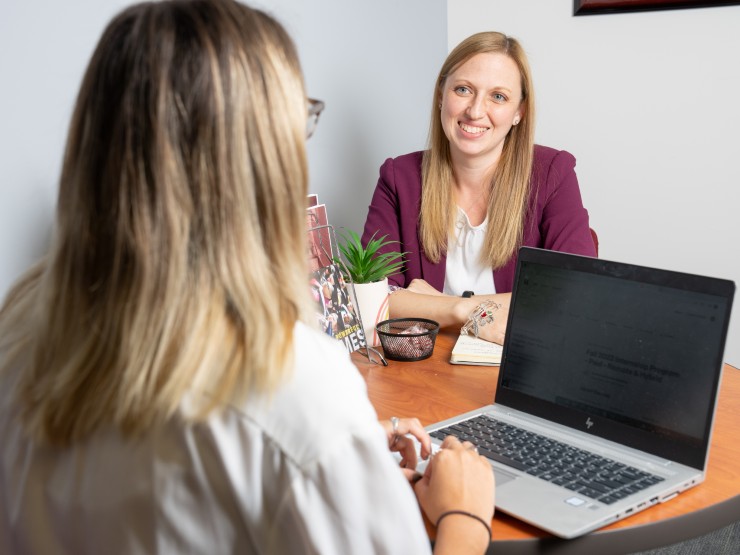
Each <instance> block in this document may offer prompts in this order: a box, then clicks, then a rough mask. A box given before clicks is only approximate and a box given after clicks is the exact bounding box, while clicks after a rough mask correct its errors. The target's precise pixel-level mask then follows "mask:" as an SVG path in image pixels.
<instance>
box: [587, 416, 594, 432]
mask: <svg viewBox="0 0 740 555" xmlns="http://www.w3.org/2000/svg"><path fill="white" fill-rule="evenodd" d="M593 425H594V421H593V420H591V417H588V418H587V419H586V428H587V429H589V430H590V429H591V426H593Z"/></svg>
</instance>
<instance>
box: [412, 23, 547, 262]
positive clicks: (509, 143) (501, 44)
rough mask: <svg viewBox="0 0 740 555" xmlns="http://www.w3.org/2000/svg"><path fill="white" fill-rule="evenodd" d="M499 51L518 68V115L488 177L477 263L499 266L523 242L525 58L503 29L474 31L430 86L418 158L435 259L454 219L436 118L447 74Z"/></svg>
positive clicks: (528, 112)
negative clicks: (423, 147)
mask: <svg viewBox="0 0 740 555" xmlns="http://www.w3.org/2000/svg"><path fill="white" fill-rule="evenodd" d="M482 53H500V54H505V55H506V56H508V57H509V58H511V59H512V60H513V61H514V63H515V64H516V65H517V67H518V68H519V75H520V76H521V87H522V98H521V107H522V119H521V121H520V122H519V124H518V125H516V126H514V127H512V128H511V130H510V131H509V134H508V135H507V137H506V139H505V142H504V147H503V152H502V154H501V158H500V159H499V162H498V165H497V167H496V170H495V171H494V174H493V178H492V186H491V192H490V196H489V199H488V230H487V232H486V238H485V242H484V245H483V253H482V255H481V262H484V263H486V264H489V265H490V266H491V267H492V268H494V269H495V268H500V267H502V266H503V265H504V264H506V262H507V261H508V260H509V259H510V258H511V256H512V254H513V253H514V252H515V251H516V249H517V248H518V247H519V246H520V245H521V242H522V237H523V235H524V220H525V218H526V215H527V210H528V205H529V197H530V179H531V173H532V163H533V158H534V90H533V89H532V76H531V72H530V70H529V63H528V61H527V56H526V54H525V52H524V50H523V48H522V47H521V45H520V44H519V42H518V41H517V40H516V39H514V38H511V37H507V36H506V35H503V34H501V33H496V32H483V33H477V34H475V35H472V36H470V37H468V38H467V39H465V40H464V41H462V42H461V43H460V44H459V45H458V46H457V47H455V49H454V50H452V52H450V54H449V56H447V59H446V60H445V62H444V64H443V65H442V68H441V69H440V72H439V76H438V77H437V81H436V83H435V87H434V98H433V102H432V115H431V123H430V128H429V149H428V150H427V151H426V152H425V153H424V158H423V161H422V194H421V210H420V215H419V220H420V226H419V227H420V232H419V235H420V239H421V244H422V248H423V249H424V253H425V254H426V256H427V258H429V259H430V260H432V261H433V262H439V260H440V257H441V256H442V254H443V253H445V252H446V250H447V241H448V238H449V236H450V234H451V233H452V232H453V226H454V222H455V200H454V196H453V190H452V184H453V181H454V174H453V168H452V159H451V156H450V143H449V140H448V139H447V137H446V136H445V133H444V129H443V128H442V123H441V119H440V112H441V108H440V103H441V101H442V90H443V87H444V84H445V81H446V79H447V77H448V76H449V75H450V74H451V73H453V72H454V71H455V70H456V69H457V68H459V67H460V66H461V65H462V64H464V63H465V62H467V61H468V60H469V59H470V58H472V57H473V56H475V55H476V54H482Z"/></svg>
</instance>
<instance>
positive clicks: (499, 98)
mask: <svg viewBox="0 0 740 555" xmlns="http://www.w3.org/2000/svg"><path fill="white" fill-rule="evenodd" d="M493 99H494V100H495V101H496V102H506V97H505V96H504V95H503V94H501V93H493Z"/></svg>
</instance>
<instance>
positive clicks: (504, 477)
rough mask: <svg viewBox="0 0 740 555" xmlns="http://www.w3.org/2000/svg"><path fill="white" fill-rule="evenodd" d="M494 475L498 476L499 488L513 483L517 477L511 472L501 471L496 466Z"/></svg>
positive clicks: (497, 483) (497, 485)
mask: <svg viewBox="0 0 740 555" xmlns="http://www.w3.org/2000/svg"><path fill="white" fill-rule="evenodd" d="M493 475H494V476H496V487H497V488H499V487H501V486H503V485H504V484H505V483H507V482H511V481H512V480H515V479H516V476H515V475H514V474H510V473H509V472H506V471H505V470H501V469H500V468H496V467H495V466H494V467H493Z"/></svg>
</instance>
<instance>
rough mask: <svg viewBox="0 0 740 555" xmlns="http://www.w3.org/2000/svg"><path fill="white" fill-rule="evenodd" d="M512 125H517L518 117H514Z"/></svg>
mask: <svg viewBox="0 0 740 555" xmlns="http://www.w3.org/2000/svg"><path fill="white" fill-rule="evenodd" d="M514 125H519V117H515V118H514Z"/></svg>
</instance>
